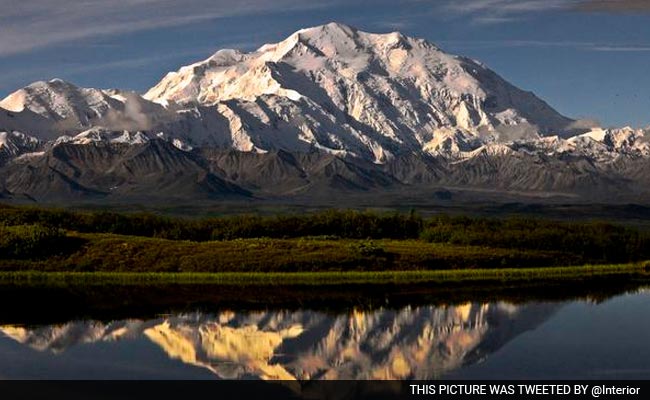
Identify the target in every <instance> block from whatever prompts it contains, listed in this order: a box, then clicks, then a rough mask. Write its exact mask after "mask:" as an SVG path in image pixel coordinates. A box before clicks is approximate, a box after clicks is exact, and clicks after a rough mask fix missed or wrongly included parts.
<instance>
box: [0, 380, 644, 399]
mask: <svg viewBox="0 0 650 400" xmlns="http://www.w3.org/2000/svg"><path fill="white" fill-rule="evenodd" d="M0 394H1V397H2V398H3V399H20V400H40V399H43V400H45V399H47V400H52V399H66V400H77V399H83V400H88V399H98V400H109V399H110V400H113V399H120V400H122V399H156V400H162V399H174V400H183V399H189V398H193V397H198V396H201V398H206V399H237V400H240V399H241V400H245V399H246V400H247V399H264V400H271V399H272V400H276V399H313V400H318V399H324V400H325V399H326V400H339V399H340V400H348V399H364V400H365V399H368V400H370V399H373V400H374V399H377V400H380V399H387V400H388V399H414V400H417V399H453V398H457V399H468V398H472V399H508V398H511V399H513V400H515V399H527V398H542V397H546V398H549V399H550V398H556V397H560V398H563V399H614V398H615V399H647V398H648V396H649V395H650V381H602V382H597V381H555V382H551V381H530V382H528V381H469V382H465V381H432V382H428V381H427V382H425V381H299V382H292V381H275V382H264V381H0Z"/></svg>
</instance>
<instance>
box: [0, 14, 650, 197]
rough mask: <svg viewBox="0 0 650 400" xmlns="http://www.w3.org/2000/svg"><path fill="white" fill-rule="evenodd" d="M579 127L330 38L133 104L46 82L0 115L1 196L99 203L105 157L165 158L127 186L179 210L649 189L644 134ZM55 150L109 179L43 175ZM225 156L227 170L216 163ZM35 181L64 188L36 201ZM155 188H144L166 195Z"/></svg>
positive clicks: (194, 69)
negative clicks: (228, 196)
mask: <svg viewBox="0 0 650 400" xmlns="http://www.w3.org/2000/svg"><path fill="white" fill-rule="evenodd" d="M581 125H582V124H580V123H579V122H577V121H574V120H572V119H570V118H568V117H565V116H563V115H561V114H559V113H558V112H557V111H555V110H553V109H552V108H551V107H550V106H549V105H548V104H547V103H546V102H544V101H543V100H541V99H539V98H537V97H536V96H535V95H534V94H533V93H531V92H526V91H523V90H520V89H518V88H516V87H515V86H513V85H511V84H510V83H508V82H507V81H505V80H504V79H502V78H501V77H499V76H498V75H497V74H496V73H495V72H493V71H492V70H490V69H488V68H487V67H486V66H485V65H483V64H481V63H480V62H477V61H474V60H471V59H469V58H466V57H462V56H455V55H451V54H447V53H445V52H443V51H442V50H441V49H440V48H438V47H437V46H435V45H434V44H432V43H430V42H428V41H426V40H423V39H417V38H411V37H408V36H405V35H403V34H401V33H399V32H392V33H386V34H376V33H367V32H363V31H360V30H357V29H355V28H352V27H349V26H347V25H342V24H337V23H330V24H327V25H322V26H318V27H313V28H307V29H301V30H299V31H297V32H295V33H294V34H292V35H290V36H289V37H288V38H286V39H284V40H282V41H280V42H277V43H272V44H266V45H264V46H261V47H260V48H259V49H257V50H255V51H252V52H248V53H245V52H241V51H238V50H229V49H226V50H220V51H218V52H216V53H215V54H214V55H212V56H211V57H209V58H208V59H206V60H203V61H200V62H198V63H195V64H191V65H188V66H185V67H181V68H180V69H179V70H178V71H175V72H170V73H168V74H167V75H165V76H164V77H163V78H162V80H161V81H160V82H159V83H158V84H157V85H155V86H154V87H152V88H151V89H150V90H148V91H147V92H146V93H145V94H143V95H140V94H137V93H135V92H129V91H122V90H115V89H93V88H79V87H77V86H75V85H73V84H71V83H68V82H64V81H62V80H60V79H53V80H50V81H40V82H35V83H33V84H31V85H28V86H27V87H25V88H23V89H19V90H18V91H16V92H14V93H12V94H10V95H9V96H8V97H6V98H5V99H3V100H2V101H0V135H1V136H0V138H2V139H1V140H0V177H2V179H3V181H2V187H5V188H7V190H9V191H10V192H11V193H16V194H20V195H29V196H34V195H36V196H35V198H39V199H43V200H46V199H47V198H48V197H56V196H58V194H57V191H61V190H63V189H62V188H63V187H66V188H68V189H69V188H71V187H76V188H86V189H87V190H86V189H83V190H81V189H80V190H81V192H80V193H91V192H92V193H94V195H96V194H97V193H104V194H108V193H112V192H113V190H112V189H111V188H112V187H113V186H106V182H108V181H115V182H121V184H123V183H124V182H126V181H127V180H128V179H126V177H125V176H124V175H123V173H124V171H125V170H124V167H123V163H124V162H125V160H124V159H123V155H121V154H122V153H120V151H116V150H115V149H117V148H120V147H123V146H134V148H136V149H140V148H148V149H149V150H148V151H152V152H155V151H154V150H153V149H155V148H160V146H161V144H158V142H167V143H169V144H170V145H171V146H172V147H173V148H172V147H165V149H166V150H165V152H166V154H167V155H169V157H167V158H164V159H165V160H166V161H164V162H169V163H170V165H165V164H164V162H162V163H161V161H160V160H159V159H158V161H156V162H155V163H153V164H147V163H143V164H138V165H139V167H140V168H142V170H141V171H137V170H136V171H135V172H133V173H130V174H131V175H132V176H131V175H129V179H131V180H132V181H133V182H136V181H137V182H140V183H139V185H143V186H142V187H143V188H144V187H148V186H147V185H146V182H145V181H144V180H143V179H139V178H138V179H136V178H135V177H136V176H138V175H140V177H141V178H142V177H144V176H149V177H151V176H153V175H151V174H152V173H153V174H154V175H155V176H156V178H152V179H154V181H157V182H160V185H163V182H168V184H169V185H172V183H173V182H174V181H173V180H170V179H168V178H166V177H165V176H166V175H167V174H169V171H175V173H177V174H178V176H183V177H193V178H186V179H190V183H188V185H187V186H185V187H184V188H183V189H182V190H181V192H182V195H181V197H185V198H191V197H192V196H194V195H196V192H195V189H196V186H193V185H194V183H191V182H195V178H196V176H199V175H200V176H203V177H209V178H208V180H213V183H214V184H212V183H206V185H207V187H210V188H211V189H210V190H212V191H213V192H212V193H213V194H212V195H216V193H217V192H220V191H221V193H222V194H224V193H231V192H232V193H235V194H245V193H248V194H250V193H257V192H259V193H260V194H262V195H267V194H272V195H274V196H275V195H292V194H297V193H305V191H306V192H313V191H315V192H318V193H329V194H332V193H336V192H338V191H344V192H345V191H361V192H367V191H369V190H370V191H372V190H382V189H385V188H399V187H401V186H403V185H407V186H409V185H410V186H423V187H426V186H428V185H438V186H440V185H442V186H461V187H463V186H464V187H468V188H479V189H480V188H495V189H499V190H503V191H506V192H507V191H529V192H545V191H553V192H565V193H567V194H575V193H579V194H584V193H588V192H589V191H590V189H592V191H593V192H594V193H597V194H598V195H607V193H608V192H613V191H616V192H619V191H622V193H628V194H630V196H636V195H638V194H639V193H641V192H643V190H642V189H640V188H638V187H636V186H637V185H638V183H640V182H646V181H650V179H648V178H647V177H646V175H647V173H644V172H643V169H642V168H643V166H644V165H645V164H646V163H645V161H644V160H645V159H646V158H650V139H649V138H650V136H649V135H648V133H649V132H648V131H647V130H644V129H636V130H635V129H631V128H628V127H626V128H621V129H602V128H599V127H592V128H586V126H581ZM59 146H67V147H65V148H66V149H72V148H77V147H78V149H77V150H76V151H77V152H78V153H75V154H82V153H87V154H86V155H89V154H94V155H95V156H97V157H104V158H105V162H106V165H105V167H106V169H105V171H104V172H105V173H104V175H106V174H109V175H110V174H114V175H113V177H111V178H108V177H107V176H104V178H102V179H100V180H99V181H93V180H92V179H89V178H88V177H89V176H99V175H101V174H96V173H94V172H92V173H91V171H93V168H95V167H93V166H92V165H90V164H88V165H77V167H76V169H75V171H76V172H75V173H63V175H61V173H62V171H61V170H59V169H57V168H49V167H48V168H45V167H44V166H45V165H47V164H48V162H50V161H51V160H54V159H56V157H53V154H54V152H56V151H57V150H56V149H57V148H58V147H59ZM70 146H72V147H70ZM75 146H76V147H75ZM83 146H90V149H83ZM210 149H215V150H216V153H215V152H214V151H213V150H210ZM229 151H235V152H239V153H241V155H236V154H234V153H232V154H230V156H229V157H230V158H228V157H227V156H225V155H224V154H225V153H228V152H229ZM98 152H99V153H102V152H103V153H102V155H101V156H99V153H98ZM211 152H212V156H214V157H212V156H210V154H211ZM66 154H67V156H69V157H74V156H73V154H72V153H66ZM246 154H248V155H246ZM281 155H282V156H281ZM152 157H153V158H152V160H153V159H156V157H155V156H152ZM290 158H292V159H293V161H291V160H290ZM44 159H45V160H50V161H43V160H44ZM189 159H192V160H193V161H192V162H190V163H185V162H181V161H180V160H189ZM68 161H70V160H68ZM64 164H65V163H64ZM154 166H155V168H156V169H155V173H154V170H152V169H151V168H152V167H154ZM179 166H183V168H188V171H185V172H182V171H180V170H178V168H179ZM50 167H51V165H50ZM25 168H28V169H29V170H30V171H32V174H31V175H30V174H27V173H26V172H24V171H22V170H23V169H25ZM197 168H198V169H197ZM274 168H275V169H274ZM84 169H86V170H87V171H85V172H87V173H84V171H83V170H84ZM63 170H67V168H64V169H63ZM33 171H40V172H39V173H33ZM80 171H81V172H80ZM120 171H121V172H120ZM199 171H200V172H199ZM96 172H98V171H96ZM39 174H42V175H39ZM196 174H198V175H196ZM256 174H259V176H258V177H256ZM262 177H263V178H262ZM48 181H49V182H63V181H65V182H68V183H67V184H65V185H62V186H61V185H58V184H57V185H54V186H52V187H50V188H48V185H47V184H44V182H48ZM222 181H223V184H222V183H221V182H222ZM19 182H20V184H18V183H19ZM206 182H207V181H206ZM217 182H220V183H217ZM160 185H159V186H155V185H154V186H153V188H155V189H156V191H157V192H159V193H163V192H168V191H167V190H164V188H163V187H162V186H160ZM228 185H232V186H228ZM172 186H173V185H172ZM181 186H182V185H181ZM274 186H275V187H274ZM177 187H178V186H177ZM199 187H203V186H201V184H199ZM12 188H13V190H12ZM35 188H38V190H36V189H35ZM90 188H94V189H92V190H91V189H90ZM148 188H149V189H152V187H148ZM68 189H65V190H63V192H64V193H68V194H70V193H69V190H68ZM231 189H232V191H231ZM240 189H241V190H240ZM50 190H51V191H52V196H50V194H49V191H50ZM197 190H198V189H197ZM201 190H202V189H201ZM201 190H199V192H200V191H201ZM94 191H97V192H96V193H95V192H94ZM73 192H74V193H77V190H76V189H75V190H74V191H73ZM135 192H138V190H135ZM135 192H134V193H135ZM142 192H143V193H144V192H145V191H142ZM115 195H117V194H115ZM212 195H210V196H212ZM63 197H65V196H63ZM82 197H83V195H82ZM208 197H209V196H208Z"/></svg>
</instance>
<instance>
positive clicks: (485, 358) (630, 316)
mask: <svg viewBox="0 0 650 400" xmlns="http://www.w3.org/2000/svg"><path fill="white" fill-rule="evenodd" d="M198 309H199V308H197V310H198ZM200 310H201V311H191V310H188V311H183V312H179V313H173V314H170V315H152V316H150V317H144V318H143V317H142V316H133V317H129V316H128V315H126V316H123V317H120V318H116V319H104V318H97V319H94V318H87V319H76V320H68V321H65V320H63V321H60V322H57V323H33V322H30V321H33V318H31V316H28V315H25V319H24V321H25V322H24V323H20V321H16V320H15V317H14V320H13V322H12V323H6V324H5V323H3V324H1V325H0V378H4V379H251V378H252V379H257V378H263V379H296V378H297V379H406V378H408V379H436V378H440V379H466V378H470V379H492V378H494V379H510V378H521V379H557V378H563V379H650V341H648V338H650V290H648V289H635V290H632V291H629V292H625V293H623V294H618V295H616V296H613V297H609V298H605V299H603V298H600V297H590V296H583V297H580V298H578V299H574V300H569V301H539V300H535V301H530V302H526V301H517V302H516V303H514V302H510V301H508V300H502V301H499V300H494V301H489V302H476V301H469V302H465V303H463V302H454V303H453V304H451V303H450V304H448V305H445V304H435V305H434V304H431V305H427V304H426V303H425V304H422V303H418V304H414V305H403V304H402V305H399V306H397V307H392V306H390V305H387V306H385V307H383V306H380V307H374V308H370V309H365V310H362V309H355V308H354V307H352V308H347V309H340V310H337V309H334V310H332V309H329V310H328V309H318V308H308V307H305V308H304V309H301V308H300V307H297V308H296V307H294V308H292V309H287V308H276V309H273V308H270V309H267V310H257V311H251V310H240V311H238V310H237V309H232V308H230V309H229V308H223V309H219V308H214V309H209V307H208V308H207V309H206V307H201V308H200Z"/></svg>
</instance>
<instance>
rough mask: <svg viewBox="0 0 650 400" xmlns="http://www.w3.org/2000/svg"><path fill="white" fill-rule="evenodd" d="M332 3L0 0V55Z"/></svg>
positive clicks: (294, 0) (296, 0)
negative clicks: (101, 37) (91, 39)
mask: <svg viewBox="0 0 650 400" xmlns="http://www.w3.org/2000/svg"><path fill="white" fill-rule="evenodd" d="M335 1H337V0H326V1H320V2H305V1H300V0H274V1H261V0H193V1H177V0H120V1H105V0H29V1H22V2H16V1H15V0H0V10H2V12H1V14H0V56H2V55H9V54H17V53H24V52H28V51H31V50H34V49H38V48H42V47H46V46H50V45H54V44H59V43H67V42H71V41H78V40H84V39H89V38H95V37H98V36H110V35H119V34H126V33H132V32H137V31H144V30H154V29H159V28H167V27H174V26H184V25H189V24H193V23H199V22H205V21H211V20H217V19H219V18H224V17H231V16H237V15H248V14H250V15H254V14H260V13H270V12H273V11H277V10H287V9H291V10H300V9H303V10H304V9H312V8H319V7H326V6H327V5H329V4H331V3H333V2H335Z"/></svg>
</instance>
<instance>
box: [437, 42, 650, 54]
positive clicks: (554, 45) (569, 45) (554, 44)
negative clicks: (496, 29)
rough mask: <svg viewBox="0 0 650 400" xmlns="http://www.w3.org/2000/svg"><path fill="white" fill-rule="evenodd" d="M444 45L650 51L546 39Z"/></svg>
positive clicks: (649, 47)
mask: <svg viewBox="0 0 650 400" xmlns="http://www.w3.org/2000/svg"><path fill="white" fill-rule="evenodd" d="M440 43H441V44H443V45H449V46H455V47H462V48H516V47H548V48H569V49H575V50H582V51H599V52H647V51H650V44H646V45H629V44H613V43H598V42H577V41H544V40H518V39H512V40H509V39H504V40H445V41H441V42H440Z"/></svg>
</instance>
